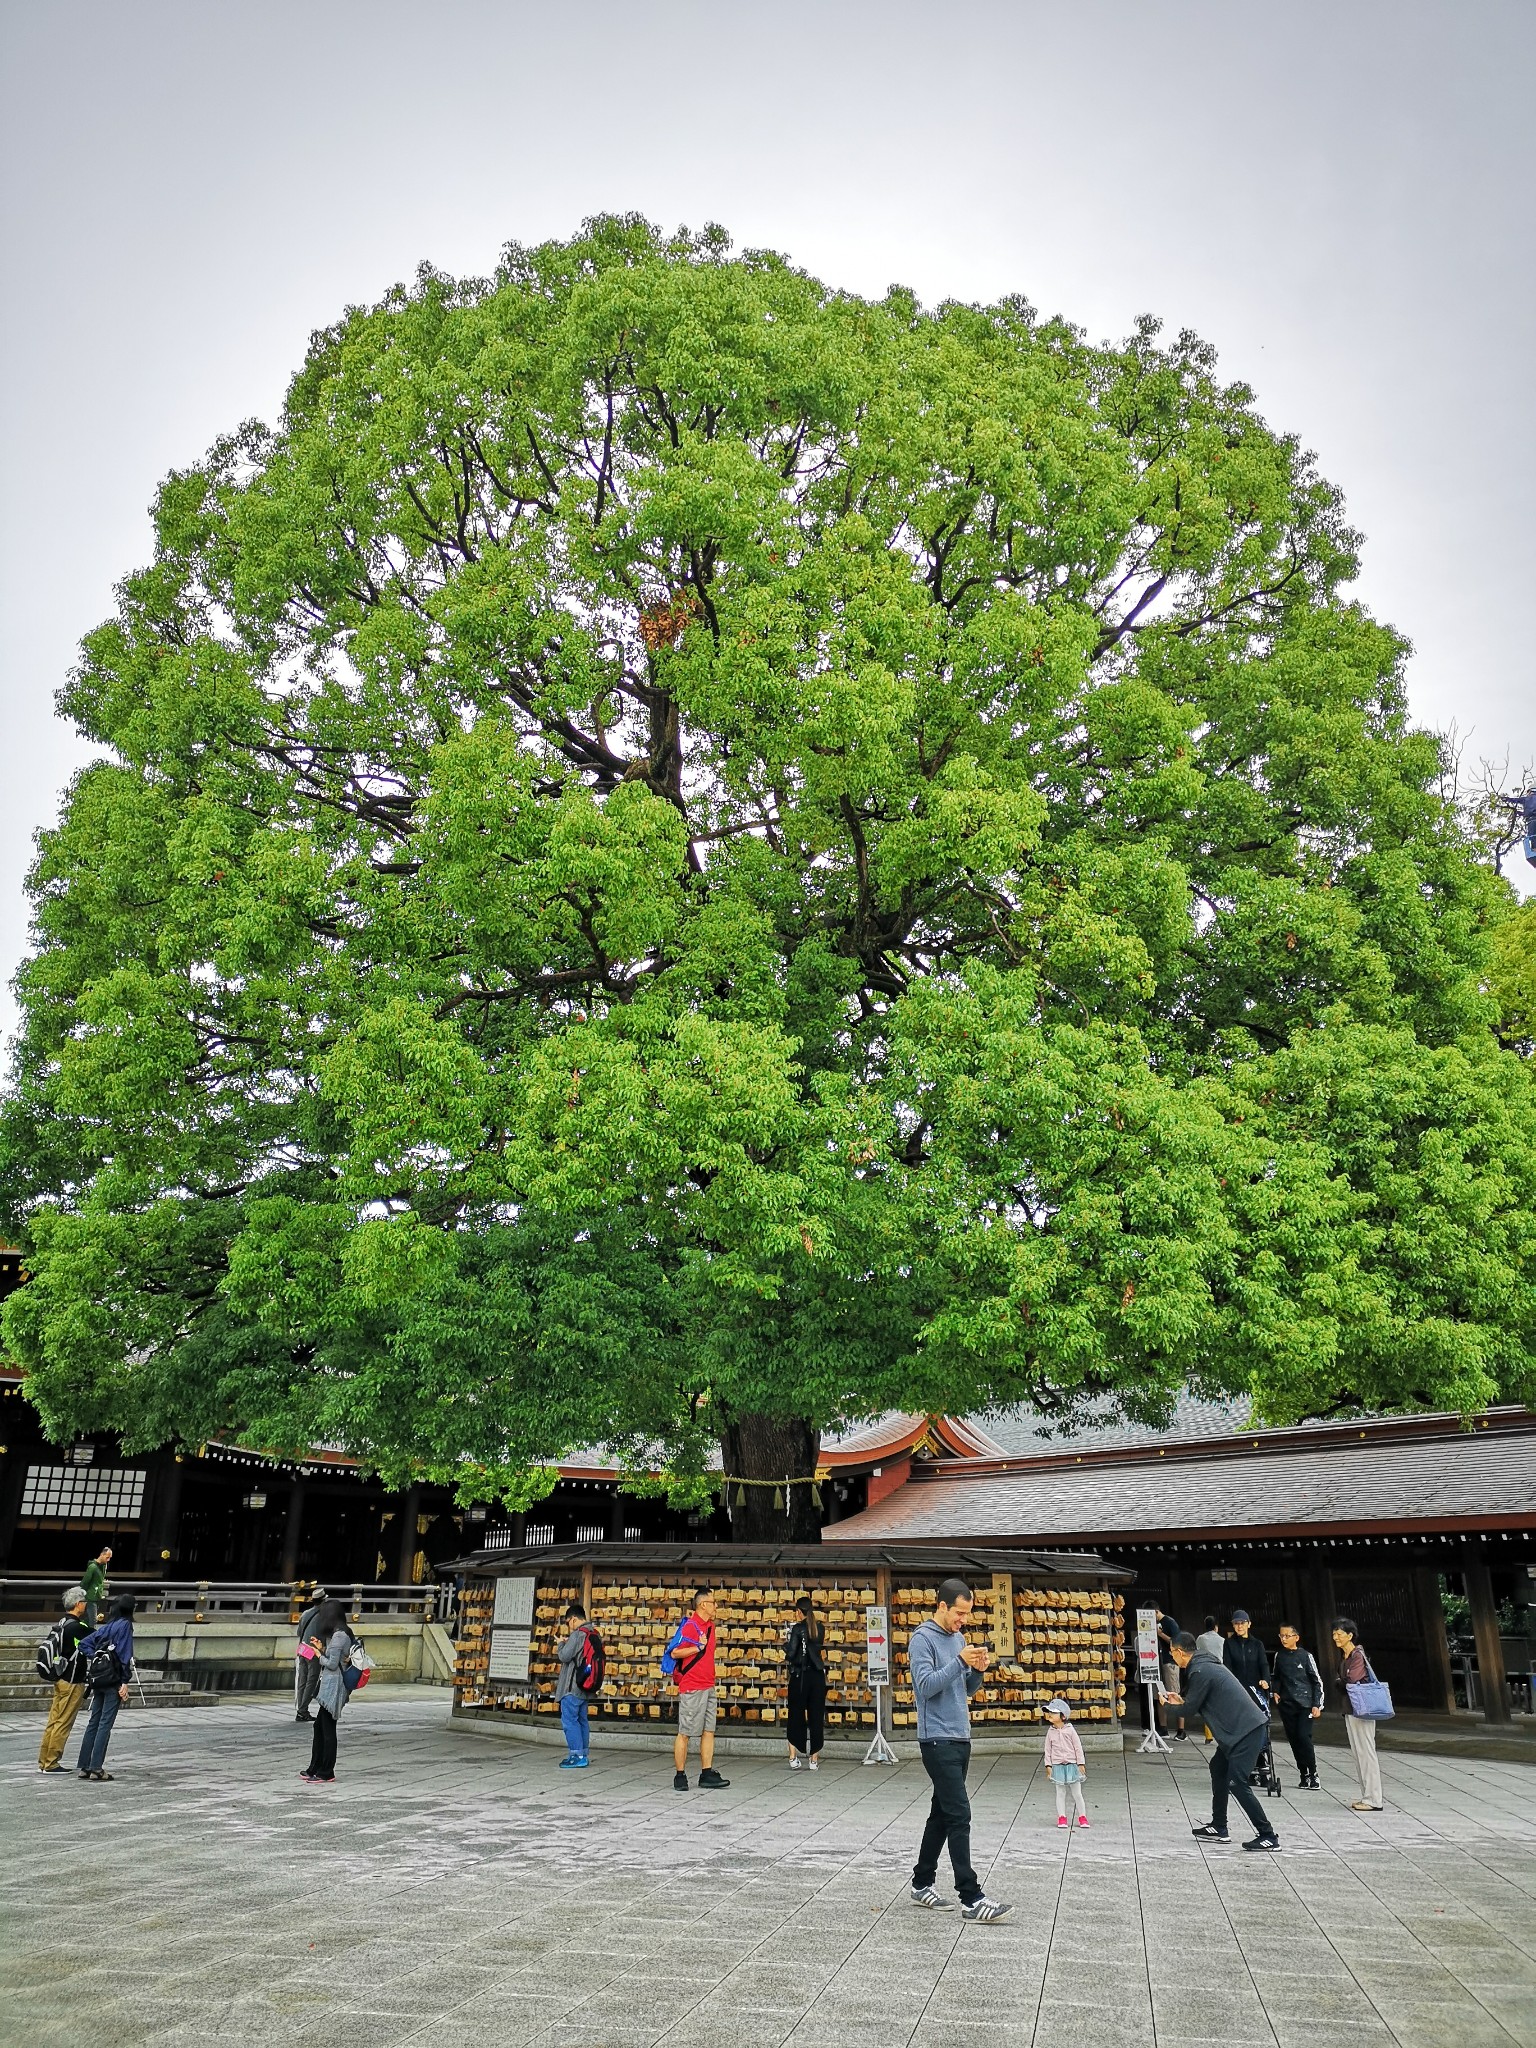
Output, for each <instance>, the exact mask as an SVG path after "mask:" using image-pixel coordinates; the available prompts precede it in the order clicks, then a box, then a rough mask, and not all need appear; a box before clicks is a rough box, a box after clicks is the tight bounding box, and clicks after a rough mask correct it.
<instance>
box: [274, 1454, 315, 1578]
mask: <svg viewBox="0 0 1536 2048" xmlns="http://www.w3.org/2000/svg"><path fill="white" fill-rule="evenodd" d="M307 1491H308V1489H307V1487H306V1485H305V1483H304V1479H303V1477H302V1475H301V1474H295V1476H294V1481H293V1484H292V1486H290V1487H289V1489H288V1514H287V1518H286V1519H285V1521H284V1523H283V1555H282V1559H281V1561H280V1562H279V1564H278V1567H277V1576H278V1577H279V1578H280V1579H282V1580H284V1581H285V1582H286V1583H287V1584H288V1585H290V1586H291V1585H292V1584H293V1582H294V1580H295V1579H296V1578H297V1577H298V1576H299V1541H300V1538H301V1537H302V1535H303V1533H304V1496H305V1494H306V1492H307Z"/></svg>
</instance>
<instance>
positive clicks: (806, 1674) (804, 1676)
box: [784, 1593, 827, 1771]
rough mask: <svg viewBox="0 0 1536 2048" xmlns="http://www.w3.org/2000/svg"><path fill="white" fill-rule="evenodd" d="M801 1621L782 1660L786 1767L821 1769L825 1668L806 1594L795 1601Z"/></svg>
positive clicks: (817, 1628)
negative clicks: (786, 1695) (786, 1706)
mask: <svg viewBox="0 0 1536 2048" xmlns="http://www.w3.org/2000/svg"><path fill="white" fill-rule="evenodd" d="M795 1606H796V1607H797V1609H798V1610H799V1614H800V1619H799V1620H798V1621H797V1622H796V1623H795V1624H794V1626H793V1627H792V1628H791V1630H790V1632H789V1640H788V1642H787V1643H786V1644H785V1648H784V1660H785V1662H786V1663H787V1664H788V1666H789V1768H790V1769H791V1770H792V1771H798V1770H799V1769H800V1767H801V1765H802V1764H804V1763H806V1762H809V1764H810V1767H811V1769H812V1770H813V1771H814V1770H817V1769H819V1768H820V1763H819V1759H820V1756H821V1745H822V1742H823V1741H824V1739H825V1731H826V1717H827V1665H826V1659H825V1658H824V1657H823V1655H822V1652H821V1623H820V1622H819V1621H818V1620H817V1619H816V1610H815V1607H814V1606H813V1605H812V1603H811V1597H810V1595H809V1594H808V1593H806V1594H803V1595H802V1596H801V1598H800V1599H798V1600H797V1601H796V1602H795Z"/></svg>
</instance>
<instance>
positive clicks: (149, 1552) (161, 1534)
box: [139, 1451, 181, 1579]
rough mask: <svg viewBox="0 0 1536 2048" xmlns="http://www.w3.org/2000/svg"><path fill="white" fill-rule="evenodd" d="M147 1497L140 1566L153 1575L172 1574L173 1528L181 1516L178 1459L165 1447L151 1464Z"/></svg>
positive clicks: (174, 1543)
mask: <svg viewBox="0 0 1536 2048" xmlns="http://www.w3.org/2000/svg"><path fill="white" fill-rule="evenodd" d="M151 1469H152V1473H153V1476H152V1478H151V1480H150V1483H149V1489H148V1491H149V1499H148V1500H147V1501H146V1502H145V1510H146V1512H145V1515H144V1536H143V1542H142V1544H141V1547H140V1551H139V1570H140V1571H141V1572H148V1573H149V1574H150V1576H151V1577H152V1578H157V1579H168V1578H171V1577H173V1576H174V1572H173V1566H174V1564H175V1560H176V1554H177V1548H178V1546H177V1542H176V1530H177V1526H178V1524H179V1522H180V1520H181V1459H180V1458H179V1457H177V1456H176V1455H174V1454H173V1453H172V1452H170V1451H167V1452H165V1453H164V1455H163V1456H162V1457H161V1458H160V1459H159V1460H158V1461H157V1463H156V1464H155V1465H154V1466H153V1467H152V1468H151Z"/></svg>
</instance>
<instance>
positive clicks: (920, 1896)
mask: <svg viewBox="0 0 1536 2048" xmlns="http://www.w3.org/2000/svg"><path fill="white" fill-rule="evenodd" d="M912 1903H913V1905H914V1906H926V1907H927V1908H928V1910H929V1912H930V1913H952V1912H953V1911H954V1910H955V1909H954V1907H953V1906H952V1905H951V1904H950V1902H949V1900H948V1899H941V1898H940V1897H939V1895H938V1893H937V1892H936V1891H935V1890H934V1888H933V1886H932V1885H931V1884H915V1885H913V1887H912Z"/></svg>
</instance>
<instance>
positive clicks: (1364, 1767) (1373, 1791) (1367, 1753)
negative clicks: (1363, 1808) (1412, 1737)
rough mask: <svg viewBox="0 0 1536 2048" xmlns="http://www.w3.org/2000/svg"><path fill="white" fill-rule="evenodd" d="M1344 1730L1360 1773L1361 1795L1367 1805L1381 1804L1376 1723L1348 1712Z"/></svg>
mask: <svg viewBox="0 0 1536 2048" xmlns="http://www.w3.org/2000/svg"><path fill="white" fill-rule="evenodd" d="M1344 1732H1345V1734H1346V1735H1347V1736H1348V1737H1349V1753H1350V1755H1351V1756H1352V1757H1353V1758H1354V1760H1355V1769H1356V1770H1357V1771H1358V1772H1359V1773H1360V1797H1361V1799H1362V1801H1363V1802H1364V1804H1365V1805H1367V1806H1378V1807H1379V1806H1380V1805H1381V1765H1380V1764H1379V1763H1378V1762H1377V1759H1376V1723H1375V1722H1374V1721H1363V1720H1362V1719H1361V1718H1360V1716H1359V1715H1358V1714H1346V1715H1345V1717H1344Z"/></svg>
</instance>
